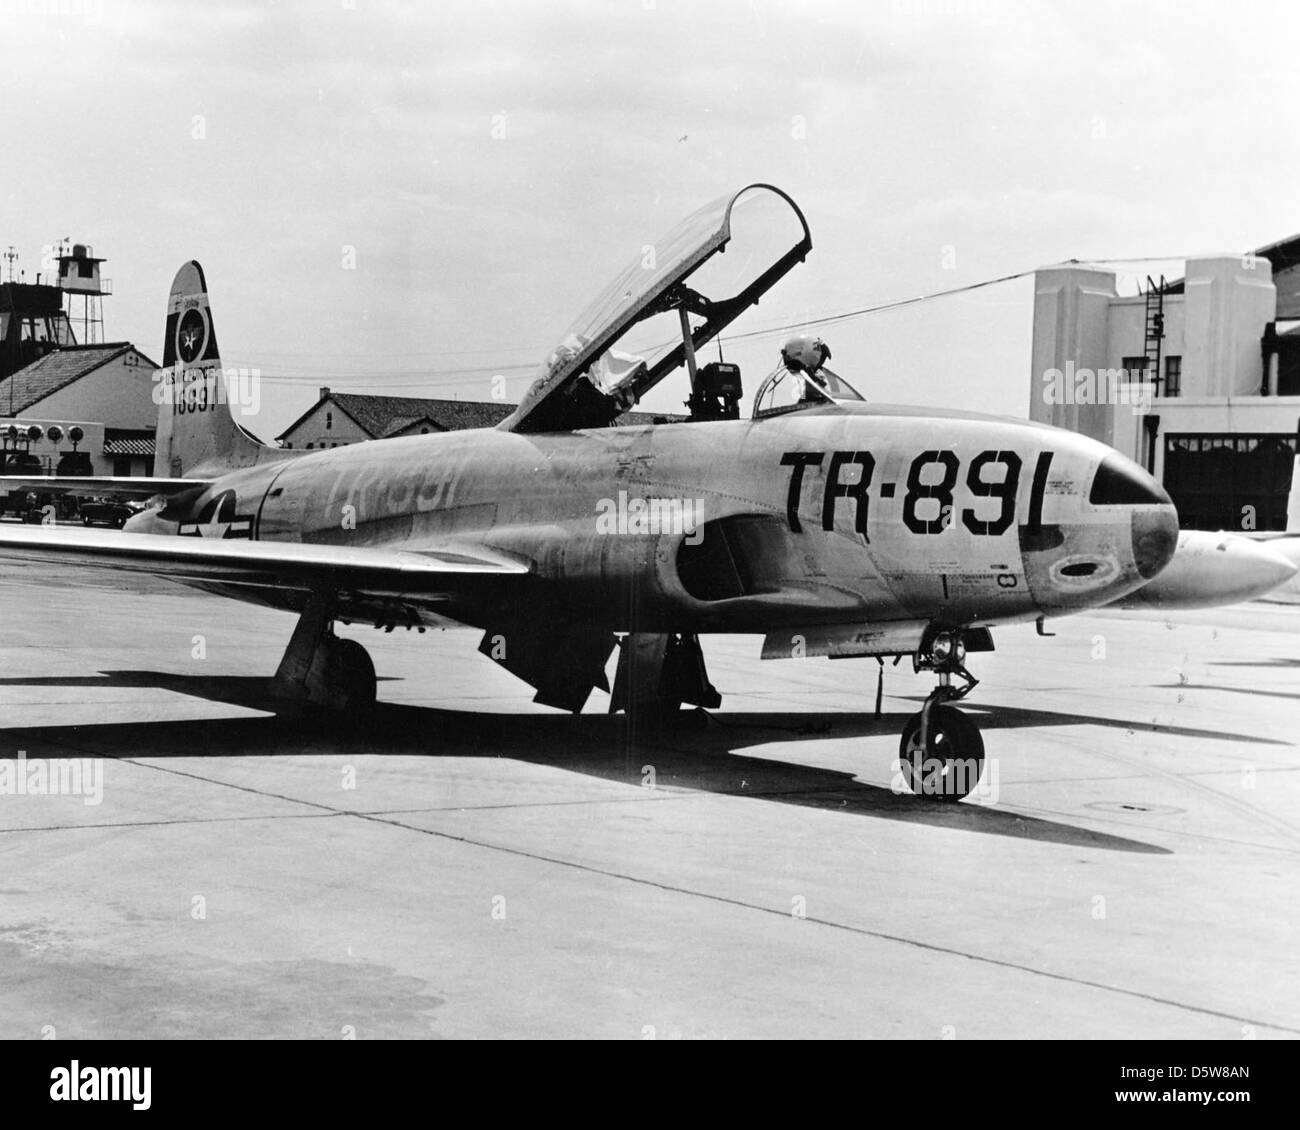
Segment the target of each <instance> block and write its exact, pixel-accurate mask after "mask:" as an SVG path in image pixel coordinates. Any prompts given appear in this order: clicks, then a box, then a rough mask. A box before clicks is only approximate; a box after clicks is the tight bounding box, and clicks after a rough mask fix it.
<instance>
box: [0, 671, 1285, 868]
mask: <svg viewBox="0 0 1300 1130" xmlns="http://www.w3.org/2000/svg"><path fill="white" fill-rule="evenodd" d="M0 686H46V687H65V688H67V687H70V688H78V687H80V688H109V687H111V688H117V689H129V688H140V689H148V690H156V691H168V692H173V693H177V694H181V695H186V696H190V697H193V698H199V699H205V700H208V701H212V702H219V703H223V704H226V705H231V706H239V707H245V708H248V709H253V710H258V711H264V712H266V714H265V715H263V716H261V717H251V718H250V717H241V718H224V719H221V718H219V719H212V718H204V719H202V720H201V721H196V720H194V719H174V718H172V719H158V720H152V721H144V722H136V721H125V722H103V723H95V724H81V725H66V726H60V725H53V726H51V725H39V726H32V727H22V728H18V727H4V728H0V733H3V734H5V735H6V737H7V738H8V739H9V740H10V741H14V740H16V741H18V743H19V745H22V744H23V743H24V742H25V743H27V748H29V749H31V750H32V755H33V756H34V755H35V753H36V751H35V748H33V747H40V746H43V747H46V748H45V749H43V750H42V752H41V756H52V757H58V756H105V757H119V758H131V759H142V758H166V757H256V756H263V757H275V756H298V755H308V754H310V755H321V754H326V755H329V754H345V755H353V756H355V755H358V754H376V755H390V756H422V757H492V758H497V757H502V758H511V759H514V760H518V761H523V762H527V763H530V764H534V765H545V766H548V767H554V768H556V769H561V770H564V771H567V772H576V773H582V774H585V775H588V776H593V777H598V778H601V779H604V780H609V781H618V782H623V783H627V784H640V783H641V781H642V773H643V767H644V766H646V765H650V764H653V766H654V769H655V775H656V780H657V782H658V783H659V785H661V786H666V787H672V788H683V789H688V790H693V791H706V792H711V793H715V794H718V795H724V796H743V797H752V798H754V799H756V800H764V801H768V802H775V803H781V804H790V805H796V806H802V807H812V808H821V809H827V810H830V811H835V812H842V813H845V814H852V815H858V816H871V817H876V818H879V819H887V820H901V821H905V822H908V823H913V824H926V825H933V826H937V827H945V828H951V829H955V830H964V831H973V832H981V833H985V834H991V835H1004V836H1011V837H1014V838H1017V839H1024V840H1038V841H1043V842H1048V843H1057V844H1066V845H1070V846H1077V847H1090V848H1100V849H1105V850H1110V851H1125V852H1136V853H1146V854H1159V855H1166V854H1171V853H1170V852H1169V851H1168V849H1166V848H1163V847H1158V846H1156V845H1154V844H1148V843H1143V842H1141V841H1138V840H1133V839H1128V838H1124V837H1120V836H1114V835H1109V834H1107V833H1103V832H1097V831H1094V830H1092V829H1088V828H1080V827H1075V826H1073V825H1069V824H1064V823H1060V822H1056V821H1049V820H1044V819H1041V818H1038V817H1032V816H1024V815H1019V814H1016V813H1012V812H1006V811H1002V810H999V809H997V808H994V807H989V806H986V805H980V804H970V803H967V804H959V805H944V804H936V803H935V802H933V801H928V800H923V799H920V798H917V797H914V796H911V795H908V794H906V793H899V792H895V791H894V790H892V789H891V788H889V787H888V786H886V785H880V784H869V783H866V782H863V781H859V780H857V779H856V778H855V777H854V775H853V774H852V773H851V772H844V771H841V770H836V769H826V768H821V767H818V766H812V765H805V764H800V763H798V762H791V761H784V760H778V759H776V758H772V757H750V756H746V755H745V754H744V753H742V752H738V751H742V750H745V749H748V748H750V747H753V746H771V745H773V744H774V743H790V742H797V741H806V740H812V741H818V740H843V739H846V738H856V737H878V738H883V739H887V741H886V743H885V746H884V751H885V754H886V756H887V757H888V759H889V760H891V761H892V759H893V756H894V751H895V750H896V748H897V746H896V742H897V735H898V733H899V732H900V731H901V729H902V725H903V722H904V721H905V720H906V715H904V714H889V713H887V714H884V715H883V716H882V717H880V718H877V717H876V716H875V715H874V714H871V713H869V712H861V713H813V714H798V715H790V714H762V713H744V714H741V713H726V714H720V715H705V714H704V713H703V712H695V713H691V714H683V715H682V716H681V717H680V719H679V721H678V723H677V724H675V725H673V726H672V727H671V728H668V729H663V728H644V727H638V726H637V725H636V724H635V723H633V722H631V721H629V719H627V718H626V717H625V716H623V715H606V714H594V713H593V714H582V715H577V716H572V715H561V714H490V713H477V712H471V711H457V710H440V709H435V708H431V707H422V706H406V705H397V704H386V703H383V702H381V703H380V704H379V706H378V707H377V708H376V710H375V711H374V712H373V714H372V715H370V717H369V718H368V719H367V720H366V722H365V724H364V725H363V726H362V725H353V726H350V727H348V726H340V724H339V722H338V721H337V719H335V718H333V717H327V716H324V715H322V713H321V712H319V711H318V710H315V709H314V708H311V707H304V706H302V705H299V704H294V703H287V702H285V701H284V700H281V699H276V698H274V697H272V696H271V694H270V680H269V679H266V678H262V677H250V676H196V675H175V674H169V673H166V672H155V671H104V672H101V673H100V674H99V675H96V676H80V677H39V676H37V677H30V678H23V677H21V676H15V677H8V678H0ZM124 705H125V704H124ZM266 715H270V716H269V717H268V716H266ZM979 721H980V725H981V727H982V728H983V729H985V730H998V729H1017V728H1021V727H1028V726H1061V725H1099V726H1104V727H1107V728H1112V729H1113V728H1119V729H1122V730H1125V731H1126V732H1128V733H1133V732H1135V731H1145V732H1158V733H1161V734H1166V735H1173V736H1187V737H1212V738H1217V739H1220V740H1223V739H1225V738H1227V739H1230V740H1231V739H1235V740H1242V741H1257V742H1267V743H1268V744H1283V745H1285V744H1286V743H1284V742H1283V743H1278V742H1273V741H1272V740H1271V739H1265V738H1256V737H1252V736H1249V735H1233V734H1224V733H1223V732H1221V731H1209V730H1199V729H1191V728H1187V727H1178V726H1155V725H1143V724H1140V723H1131V722H1124V721H1117V720H1115V719H1110V718H1101V717H1094V716H1091V715H1082V714H1065V713H1053V712H1050V711H1039V710H1027V709H1023V708H1002V707H999V708H996V709H991V710H989V712H988V713H984V712H983V711H981V712H980V713H979ZM869 756H873V757H874V756H877V755H876V754H875V753H872V754H870V755H869ZM881 768H882V770H885V771H888V768H889V767H888V764H886V765H883V766H881Z"/></svg>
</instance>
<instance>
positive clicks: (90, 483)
mask: <svg viewBox="0 0 1300 1130" xmlns="http://www.w3.org/2000/svg"><path fill="white" fill-rule="evenodd" d="M210 485H211V481H210V480H208V479H154V478H146V477H144V476H138V477H128V476H125V475H113V476H109V475H0V494H3V493H5V492H7V491H11V490H34V491H41V492H43V493H48V494H88V495H95V496H96V497H102V496H106V495H113V496H116V497H118V498H154V497H155V496H157V495H160V494H162V495H167V496H168V497H170V496H171V495H175V494H184V493H185V492H186V491H191V490H193V491H202V490H203V489H204V488H206V487H208V486H210Z"/></svg>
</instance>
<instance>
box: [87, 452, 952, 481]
mask: <svg viewBox="0 0 1300 1130" xmlns="http://www.w3.org/2000/svg"><path fill="white" fill-rule="evenodd" d="M931 473H932V474H933V472H931ZM130 475H131V457H130V456H129V455H114V456H113V477H114V478H115V479H125V478H129V477H130Z"/></svg>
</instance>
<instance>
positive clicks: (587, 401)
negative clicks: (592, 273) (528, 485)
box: [499, 184, 812, 432]
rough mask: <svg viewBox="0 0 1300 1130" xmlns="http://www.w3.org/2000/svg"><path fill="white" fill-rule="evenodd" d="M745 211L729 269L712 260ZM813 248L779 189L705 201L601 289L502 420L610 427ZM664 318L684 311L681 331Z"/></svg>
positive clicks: (506, 424) (529, 428)
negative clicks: (652, 328) (652, 327)
mask: <svg viewBox="0 0 1300 1130" xmlns="http://www.w3.org/2000/svg"><path fill="white" fill-rule="evenodd" d="M742 217H743V220H744V223H743V224H741V223H737V224H736V226H737V228H738V229H739V228H741V227H743V228H744V231H745V232H746V239H745V241H744V244H743V245H742V244H740V243H738V244H737V246H736V247H735V248H733V249H732V251H731V254H730V255H729V256H728V259H729V260H730V261H731V262H730V264H729V266H730V267H731V269H730V270H718V269H715V268H717V267H718V264H717V263H716V262H714V263H711V262H710V260H713V259H714V257H715V256H718V255H719V254H720V253H721V252H724V251H726V250H727V247H728V244H729V243H730V242H731V239H732V234H733V233H732V227H733V221H739V220H741V219H742ZM810 250H812V236H811V234H810V233H809V231H808V224H807V221H805V220H804V217H803V213H802V212H801V211H800V210H799V207H798V205H796V204H795V202H794V201H793V200H791V199H790V197H789V196H787V195H786V194H785V193H784V192H782V191H781V190H780V189H779V188H774V187H773V186H772V185H768V184H751V185H748V186H747V187H745V188H742V189H741V190H740V191H739V192H736V193H733V194H731V195H729V196H724V197H720V198H719V199H717V200H715V201H713V202H712V203H711V204H707V205H705V206H704V207H703V208H701V209H700V210H699V211H697V212H695V213H694V214H692V215H691V216H689V217H687V218H686V219H685V220H683V221H682V222H681V223H680V224H678V225H677V227H675V228H674V229H673V230H672V231H671V232H669V233H668V235H667V236H665V237H664V238H663V239H661V240H659V241H658V242H657V243H654V244H649V245H647V246H646V247H645V248H643V249H642V253H641V254H640V255H639V256H638V257H637V258H636V259H634V260H633V262H631V263H630V264H629V265H628V266H627V267H626V268H625V269H624V270H623V271H621V272H620V273H619V274H618V275H617V276H615V278H614V280H613V281H612V282H611V283H610V284H609V285H608V286H607V287H605V289H604V290H602V291H601V292H600V294H599V295H598V296H597V297H596V299H595V301H593V302H592V303H591V305H590V306H588V307H587V309H586V310H584V311H583V313H582V315H581V316H580V317H579V318H578V319H577V320H576V321H575V322H574V323H573V325H572V326H570V328H569V330H568V332H567V333H566V334H565V335H564V337H563V339H562V340H561V341H560V344H559V345H558V346H557V347H556V348H555V349H554V350H553V351H552V352H551V354H550V356H549V357H548V358H547V359H546V361H545V362H544V363H543V365H542V367H541V369H540V371H539V373H538V376H537V378H536V379H535V380H534V381H533V384H532V386H531V387H530V388H529V390H528V392H527V393H526V394H525V396H524V398H523V401H522V403H521V404H520V405H519V408H518V409H517V410H516V411H515V412H514V413H512V414H511V415H510V416H509V417H507V418H506V419H505V420H504V421H503V422H502V423H501V424H500V425H499V426H500V427H501V428H502V429H504V430H506V431H518V432H545V431H569V430H572V429H575V428H592V427H603V426H605V425H607V424H609V423H611V422H612V421H613V420H614V419H615V418H617V417H618V416H619V415H621V414H622V413H623V412H625V411H627V409H629V408H631V407H632V406H633V405H634V404H635V403H636V402H637V401H638V400H639V399H640V398H641V397H642V396H643V395H644V394H645V393H646V392H648V391H649V390H650V389H651V388H653V387H654V386H655V385H657V384H658V383H659V382H660V381H661V380H663V378H664V377H666V376H667V375H668V374H669V373H671V372H672V371H673V370H674V369H676V368H678V367H680V366H682V365H683V364H685V362H686V351H687V335H688V334H689V338H690V348H691V349H699V348H700V347H701V346H703V345H704V344H705V343H707V342H708V341H710V340H712V338H714V337H715V336H716V335H717V334H718V333H719V332H720V331H721V330H723V329H724V328H725V327H726V326H728V325H729V324H730V323H731V322H733V321H734V320H735V319H736V318H737V317H739V315H740V314H741V313H743V312H744V311H745V310H746V309H748V308H749V307H750V306H752V305H754V304H755V303H756V302H757V301H758V300H759V299H760V298H761V297H762V296H763V295H764V294H765V293H766V292H767V291H768V290H770V289H771V288H772V286H774V285H775V284H776V282H777V281H778V280H779V279H781V278H782V276H784V275H785V274H786V273H788V272H789V271H790V269H791V268H792V267H794V265H795V264H796V263H800V262H802V261H803V260H804V258H806V257H807V255H808V252H809V251H810ZM706 264H707V265H708V268H707V270H705V269H703V268H705V267H706ZM688 279H689V280H691V283H690V285H688V282H687V280H688ZM661 315H675V320H672V319H670V324H671V325H672V327H673V330H674V331H675V334H676V336H675V337H673V336H670V335H666V334H665V333H664V332H663V329H662V327H659V326H658V323H661V322H664V321H665V319H664V318H663V317H661ZM651 321H653V322H655V324H656V328H658V331H659V332H658V333H657V334H652V335H651V336H653V337H656V338H657V339H658V340H657V341H652V342H649V343H643V342H640V341H638V340H637V339H638V330H642V331H644V330H645V329H646V327H647V325H648V324H649V323H650V322H651ZM640 336H645V335H644V333H642V334H641V335H640ZM665 337H667V340H665ZM628 349H631V350H634V351H635V354H633V353H628V352H624V350H628Z"/></svg>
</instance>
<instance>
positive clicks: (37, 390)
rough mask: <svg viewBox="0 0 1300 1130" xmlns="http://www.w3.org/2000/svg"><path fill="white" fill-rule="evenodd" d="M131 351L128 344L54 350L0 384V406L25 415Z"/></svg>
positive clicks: (81, 346)
mask: <svg viewBox="0 0 1300 1130" xmlns="http://www.w3.org/2000/svg"><path fill="white" fill-rule="evenodd" d="M132 349H135V346H133V345H132V344H131V343H130V342H129V341H115V342H108V343H107V344H105V345H68V346H64V347H63V348H62V349H56V350H54V351H53V352H52V353H47V354H46V355H45V356H44V357H42V358H41V359H40V360H39V361H33V362H32V363H31V364H30V365H28V366H27V367H26V368H24V369H19V370H18V371H17V372H16V373H12V374H10V375H9V376H8V377H7V378H5V379H4V380H3V381H0V405H3V406H4V410H5V411H6V412H9V413H11V414H13V415H17V414H18V413H19V412H26V411H27V410H28V409H30V408H31V407H32V406H33V405H34V404H38V403H40V401H42V400H44V399H45V398H46V397H47V396H50V395H52V394H53V393H56V392H58V391H59V389H61V388H63V387H64V386H66V385H70V384H72V382H73V381H77V380H80V379H81V378H82V377H84V376H85V375H86V374H87V373H90V372H92V371H94V370H95V369H98V368H99V367H100V366H101V365H106V364H107V363H108V362H110V361H113V360H115V359H116V358H118V357H120V356H121V355H122V354H124V353H128V352H129V351H131V350H132ZM137 352H139V351H138V350H137ZM140 357H141V360H143V361H144V362H145V364H147V365H149V366H151V367H153V368H157V366H156V365H155V364H154V363H153V362H152V361H150V360H149V358H147V357H145V356H144V354H143V353H141V354H140Z"/></svg>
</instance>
